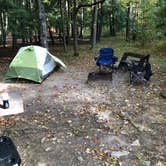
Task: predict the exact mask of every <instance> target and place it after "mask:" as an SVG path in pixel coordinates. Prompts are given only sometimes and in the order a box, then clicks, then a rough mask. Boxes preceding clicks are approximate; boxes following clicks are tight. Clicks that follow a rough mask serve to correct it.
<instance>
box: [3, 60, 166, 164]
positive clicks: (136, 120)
mask: <svg viewBox="0 0 166 166" xmlns="http://www.w3.org/2000/svg"><path fill="white" fill-rule="evenodd" d="M10 60H11V59H10V58H9V57H4V58H1V68H0V80H1V82H2V79H3V76H4V73H5V70H6V68H7V66H8V64H9V62H10ZM84 61H85V62H83V61H81V62H80V61H77V62H74V63H71V64H68V68H67V70H66V71H57V72H53V73H52V74H51V75H50V76H49V77H48V78H47V79H46V80H45V81H44V82H43V83H42V84H34V83H29V82H19V81H18V82H15V83H10V84H8V85H9V90H10V91H17V92H19V93H21V94H22V97H23V102H24V111H25V112H24V113H22V114H19V115H16V116H8V117H1V118H0V120H1V126H0V135H2V134H3V135H7V136H10V137H11V138H12V139H13V141H14V142H15V144H16V145H17V148H18V151H19V154H20V156H21V159H22V163H23V166H98V165H101V166H114V165H121V166H164V165H166V158H165V157H166V147H165V145H166V129H165V124H166V109H165V108H166V100H165V98H163V97H162V96H161V95H160V92H162V91H163V89H164V88H165V85H164V84H165V81H166V73H163V72H160V70H159V68H158V67H157V66H156V64H153V66H152V68H153V73H154V74H153V76H152V79H151V81H150V82H149V84H148V86H146V87H145V86H143V85H141V84H139V85H129V84H128V82H126V79H125V77H124V75H123V74H122V73H120V72H117V71H115V72H114V73H113V78H112V80H100V81H90V82H88V83H87V82H86V81H87V76H88V73H89V72H92V71H95V70H97V67H96V66H95V63H94V62H93V60H92V62H90V63H86V62H89V61H90V60H87V59H86V58H85V59H84ZM4 62H5V63H4ZM115 163H116V164H115Z"/></svg>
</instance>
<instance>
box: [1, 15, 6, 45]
mask: <svg viewBox="0 0 166 166" xmlns="http://www.w3.org/2000/svg"><path fill="white" fill-rule="evenodd" d="M5 21H6V20H5V14H4V13H1V15H0V24H1V33H2V44H3V47H6V30H5Z"/></svg>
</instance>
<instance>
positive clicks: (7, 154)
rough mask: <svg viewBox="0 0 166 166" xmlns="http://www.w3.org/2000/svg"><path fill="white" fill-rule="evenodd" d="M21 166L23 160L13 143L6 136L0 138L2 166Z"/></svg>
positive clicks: (0, 165)
mask: <svg viewBox="0 0 166 166" xmlns="http://www.w3.org/2000/svg"><path fill="white" fill-rule="evenodd" d="M13 165H17V166H21V158H20V156H19V154H18V151H17V149H16V147H15V145H14V143H13V141H12V140H11V139H10V138H9V137H6V136H1V137H0V166H13Z"/></svg>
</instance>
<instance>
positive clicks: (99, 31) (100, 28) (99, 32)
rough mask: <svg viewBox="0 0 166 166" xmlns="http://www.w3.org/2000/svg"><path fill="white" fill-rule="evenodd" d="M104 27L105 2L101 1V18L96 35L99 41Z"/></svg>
mask: <svg viewBox="0 0 166 166" xmlns="http://www.w3.org/2000/svg"><path fill="white" fill-rule="evenodd" d="M102 28H103V3H101V6H100V13H99V19H98V22H97V35H96V40H97V42H99V41H100V38H101V34H102Z"/></svg>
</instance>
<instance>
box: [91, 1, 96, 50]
mask: <svg viewBox="0 0 166 166" xmlns="http://www.w3.org/2000/svg"><path fill="white" fill-rule="evenodd" d="M94 3H96V0H94ZM93 10H94V15H93V17H94V19H93V31H92V49H93V52H94V53H95V47H96V32H97V5H95V6H94V9H93Z"/></svg>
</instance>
